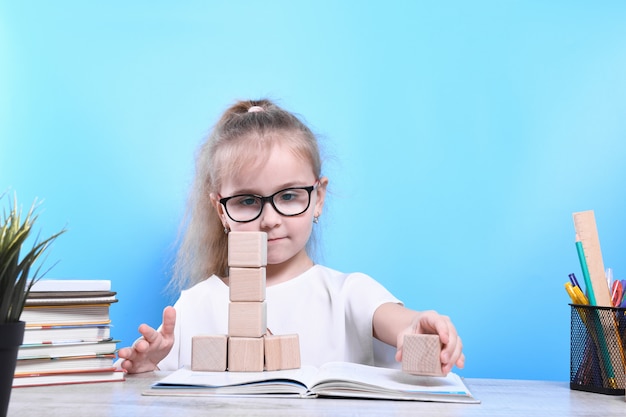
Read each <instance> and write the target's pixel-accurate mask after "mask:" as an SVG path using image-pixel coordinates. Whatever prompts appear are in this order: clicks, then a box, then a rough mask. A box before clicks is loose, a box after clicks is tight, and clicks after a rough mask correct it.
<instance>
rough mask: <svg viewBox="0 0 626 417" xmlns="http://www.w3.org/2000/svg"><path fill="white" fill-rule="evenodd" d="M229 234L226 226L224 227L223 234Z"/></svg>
mask: <svg viewBox="0 0 626 417" xmlns="http://www.w3.org/2000/svg"><path fill="white" fill-rule="evenodd" d="M229 232H230V229H229V228H228V225H226V224H225V225H224V234H226V235H227V234H228V233H229Z"/></svg>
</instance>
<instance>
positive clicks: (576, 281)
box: [569, 273, 580, 288]
mask: <svg viewBox="0 0 626 417" xmlns="http://www.w3.org/2000/svg"><path fill="white" fill-rule="evenodd" d="M569 280H570V282H571V283H572V285H573V286H574V287H578V288H580V284H578V280H577V279H576V275H574V273H571V274H569Z"/></svg>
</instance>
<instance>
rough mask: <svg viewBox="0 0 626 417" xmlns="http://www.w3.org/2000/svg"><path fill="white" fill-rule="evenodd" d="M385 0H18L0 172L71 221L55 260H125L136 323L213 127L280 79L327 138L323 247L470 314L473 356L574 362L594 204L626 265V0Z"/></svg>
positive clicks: (70, 263)
mask: <svg viewBox="0 0 626 417" xmlns="http://www.w3.org/2000/svg"><path fill="white" fill-rule="evenodd" d="M127 3H130V4H127ZM178 3H180V4H178ZM368 3H371V4H368V5H365V4H364V3H363V2H357V1H353V2H342V3H337V2H331V1H319V0H318V1H310V2H309V1H307V2H304V1H303V2H291V1H282V2H279V1H265V2H248V1H230V2H205V1H197V2H193V1H187V2H177V5H174V3H173V2H172V3H171V4H170V3H168V2H163V1H136V2H118V1H113V2H83V1H75V2H72V1H65V0H62V1H56V2H47V1H28V2H10V1H2V2H0V146H1V147H0V192H2V191H9V192H10V193H13V192H16V193H17V194H18V198H19V199H20V200H21V202H22V204H24V205H25V206H26V207H28V206H29V205H30V203H31V201H32V200H33V199H34V198H35V197H37V198H40V199H42V200H43V201H44V204H43V206H42V210H41V217H40V223H39V226H40V227H41V232H42V234H43V235H45V234H49V233H52V232H55V231H57V230H58V229H60V228H62V227H64V226H67V227H68V229H69V232H68V233H66V234H65V235H63V236H62V237H61V238H60V239H59V240H57V241H56V242H55V244H54V246H53V248H52V250H51V251H50V254H49V258H48V260H47V264H53V263H54V262H55V261H56V260H59V263H58V264H57V265H56V266H55V267H54V268H53V270H52V271H51V272H50V273H49V274H48V277H50V278H54V277H64V278H93V279H110V280H112V283H113V289H114V290H116V291H117V292H118V296H119V300H120V301H119V303H117V304H115V305H114V306H113V308H112V318H113V322H114V325H115V328H114V332H113V333H114V335H115V336H117V337H118V338H120V339H122V344H121V345H128V344H130V343H131V342H132V341H133V340H134V338H135V337H136V336H137V332H136V328H137V326H138V325H139V324H140V323H142V322H147V323H149V324H151V325H153V326H156V325H158V324H159V323H160V318H161V311H162V308H163V307H164V306H165V305H166V304H167V303H168V302H171V301H173V297H172V296H171V295H168V294H166V293H164V292H163V289H164V286H165V284H166V283H167V281H168V278H169V275H170V268H171V260H172V256H173V254H174V253H175V246H174V245H175V240H176V237H177V233H178V223H179V221H180V219H181V216H182V213H183V210H184V204H185V199H186V194H187V191H188V187H189V184H190V182H191V179H192V175H193V160H194V153H195V151H196V149H197V146H198V145H199V144H200V142H201V141H202V139H203V137H204V136H205V135H206V134H207V132H208V131H209V130H210V128H211V126H212V125H213V124H214V123H215V122H216V120H217V118H218V117H219V116H220V114H221V112H222V111H223V110H224V109H225V108H226V107H227V106H228V105H230V104H231V103H232V102H233V101H234V100H235V99H239V98H258V97H263V96H269V97H270V98H273V99H276V100H277V101H278V102H279V104H281V105H283V106H284V107H286V108H287V109H289V110H292V111H294V112H296V113H298V114H301V115H303V116H304V118H305V119H306V121H307V122H308V123H309V124H310V125H311V127H312V128H313V129H314V131H316V132H317V133H319V134H320V137H321V141H322V145H323V148H324V154H325V156H326V166H325V173H326V174H327V175H328V176H329V177H330V180H331V183H330V190H331V193H332V194H331V196H330V198H329V201H328V205H327V210H326V212H325V214H324V216H323V217H322V219H321V223H320V225H319V226H320V229H321V232H322V233H321V234H322V241H323V243H322V244H321V245H320V254H319V257H318V259H319V260H320V261H322V262H323V263H325V264H327V265H329V266H331V267H333V268H336V269H339V270H344V271H362V272H366V273H368V274H370V275H372V276H373V277H375V278H376V279H377V280H379V281H380V282H382V283H383V284H384V285H385V286H387V287H388V288H389V289H390V290H391V291H392V292H394V293H395V294H396V295H397V296H399V297H400V298H402V299H403V300H404V301H405V303H406V305H407V306H409V307H411V308H414V309H436V310H438V311H440V312H443V313H446V314H448V315H450V316H451V317H452V318H453V319H454V321H455V323H456V325H457V327H458V329H459V332H460V333H461V335H462V337H463V340H464V343H465V346H466V348H465V351H466V355H467V366H466V368H465V370H462V371H459V373H460V374H462V375H463V376H468V377H497V378H537V379H550V380H567V379H568V378H569V307H568V305H567V304H568V301H569V299H568V297H567V295H566V293H565V291H564V289H563V284H564V282H566V280H567V274H568V273H570V272H576V273H578V274H579V275H580V268H579V266H578V259H577V256H576V251H575V248H574V228H573V222H572V213H573V212H575V211H582V210H588V209H593V210H594V211H595V214H596V219H597V223H598V231H599V234H600V240H601V243H602V250H603V255H604V262H605V265H606V266H607V267H609V266H610V267H612V268H613V269H614V271H615V274H616V275H617V276H618V277H621V278H626V257H625V256H624V247H625V243H626V242H625V240H626V236H625V234H624V231H625V230H626V216H625V214H626V198H624V189H625V181H624V179H625V178H626V166H625V164H624V162H625V161H626V137H625V136H626V114H625V113H626V102H625V100H624V98H625V97H626V77H625V76H624V75H625V74H626V25H625V24H624V22H625V21H626V6H625V5H624V3H623V2H621V1H613V2H612V1H600V2H587V1H571V0H568V1H550V2H545V1H485V0H482V1H473V2H464V1H443V2H430V1H406V2H400V1H384V2H383V1H376V2H368Z"/></svg>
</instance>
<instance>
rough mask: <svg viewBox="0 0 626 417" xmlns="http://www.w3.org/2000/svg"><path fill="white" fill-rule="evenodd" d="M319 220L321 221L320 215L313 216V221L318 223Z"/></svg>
mask: <svg viewBox="0 0 626 417" xmlns="http://www.w3.org/2000/svg"><path fill="white" fill-rule="evenodd" d="M319 222H320V217H319V216H315V217H313V223H315V224H318V223H319Z"/></svg>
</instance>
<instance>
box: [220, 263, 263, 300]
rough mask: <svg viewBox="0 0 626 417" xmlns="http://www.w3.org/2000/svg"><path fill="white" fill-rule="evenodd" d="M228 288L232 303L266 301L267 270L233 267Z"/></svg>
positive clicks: (230, 271)
mask: <svg viewBox="0 0 626 417" xmlns="http://www.w3.org/2000/svg"><path fill="white" fill-rule="evenodd" d="M228 286H229V290H230V301H264V300H265V268H264V267H261V268H237V267H231V268H230V269H229V274H228Z"/></svg>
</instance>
